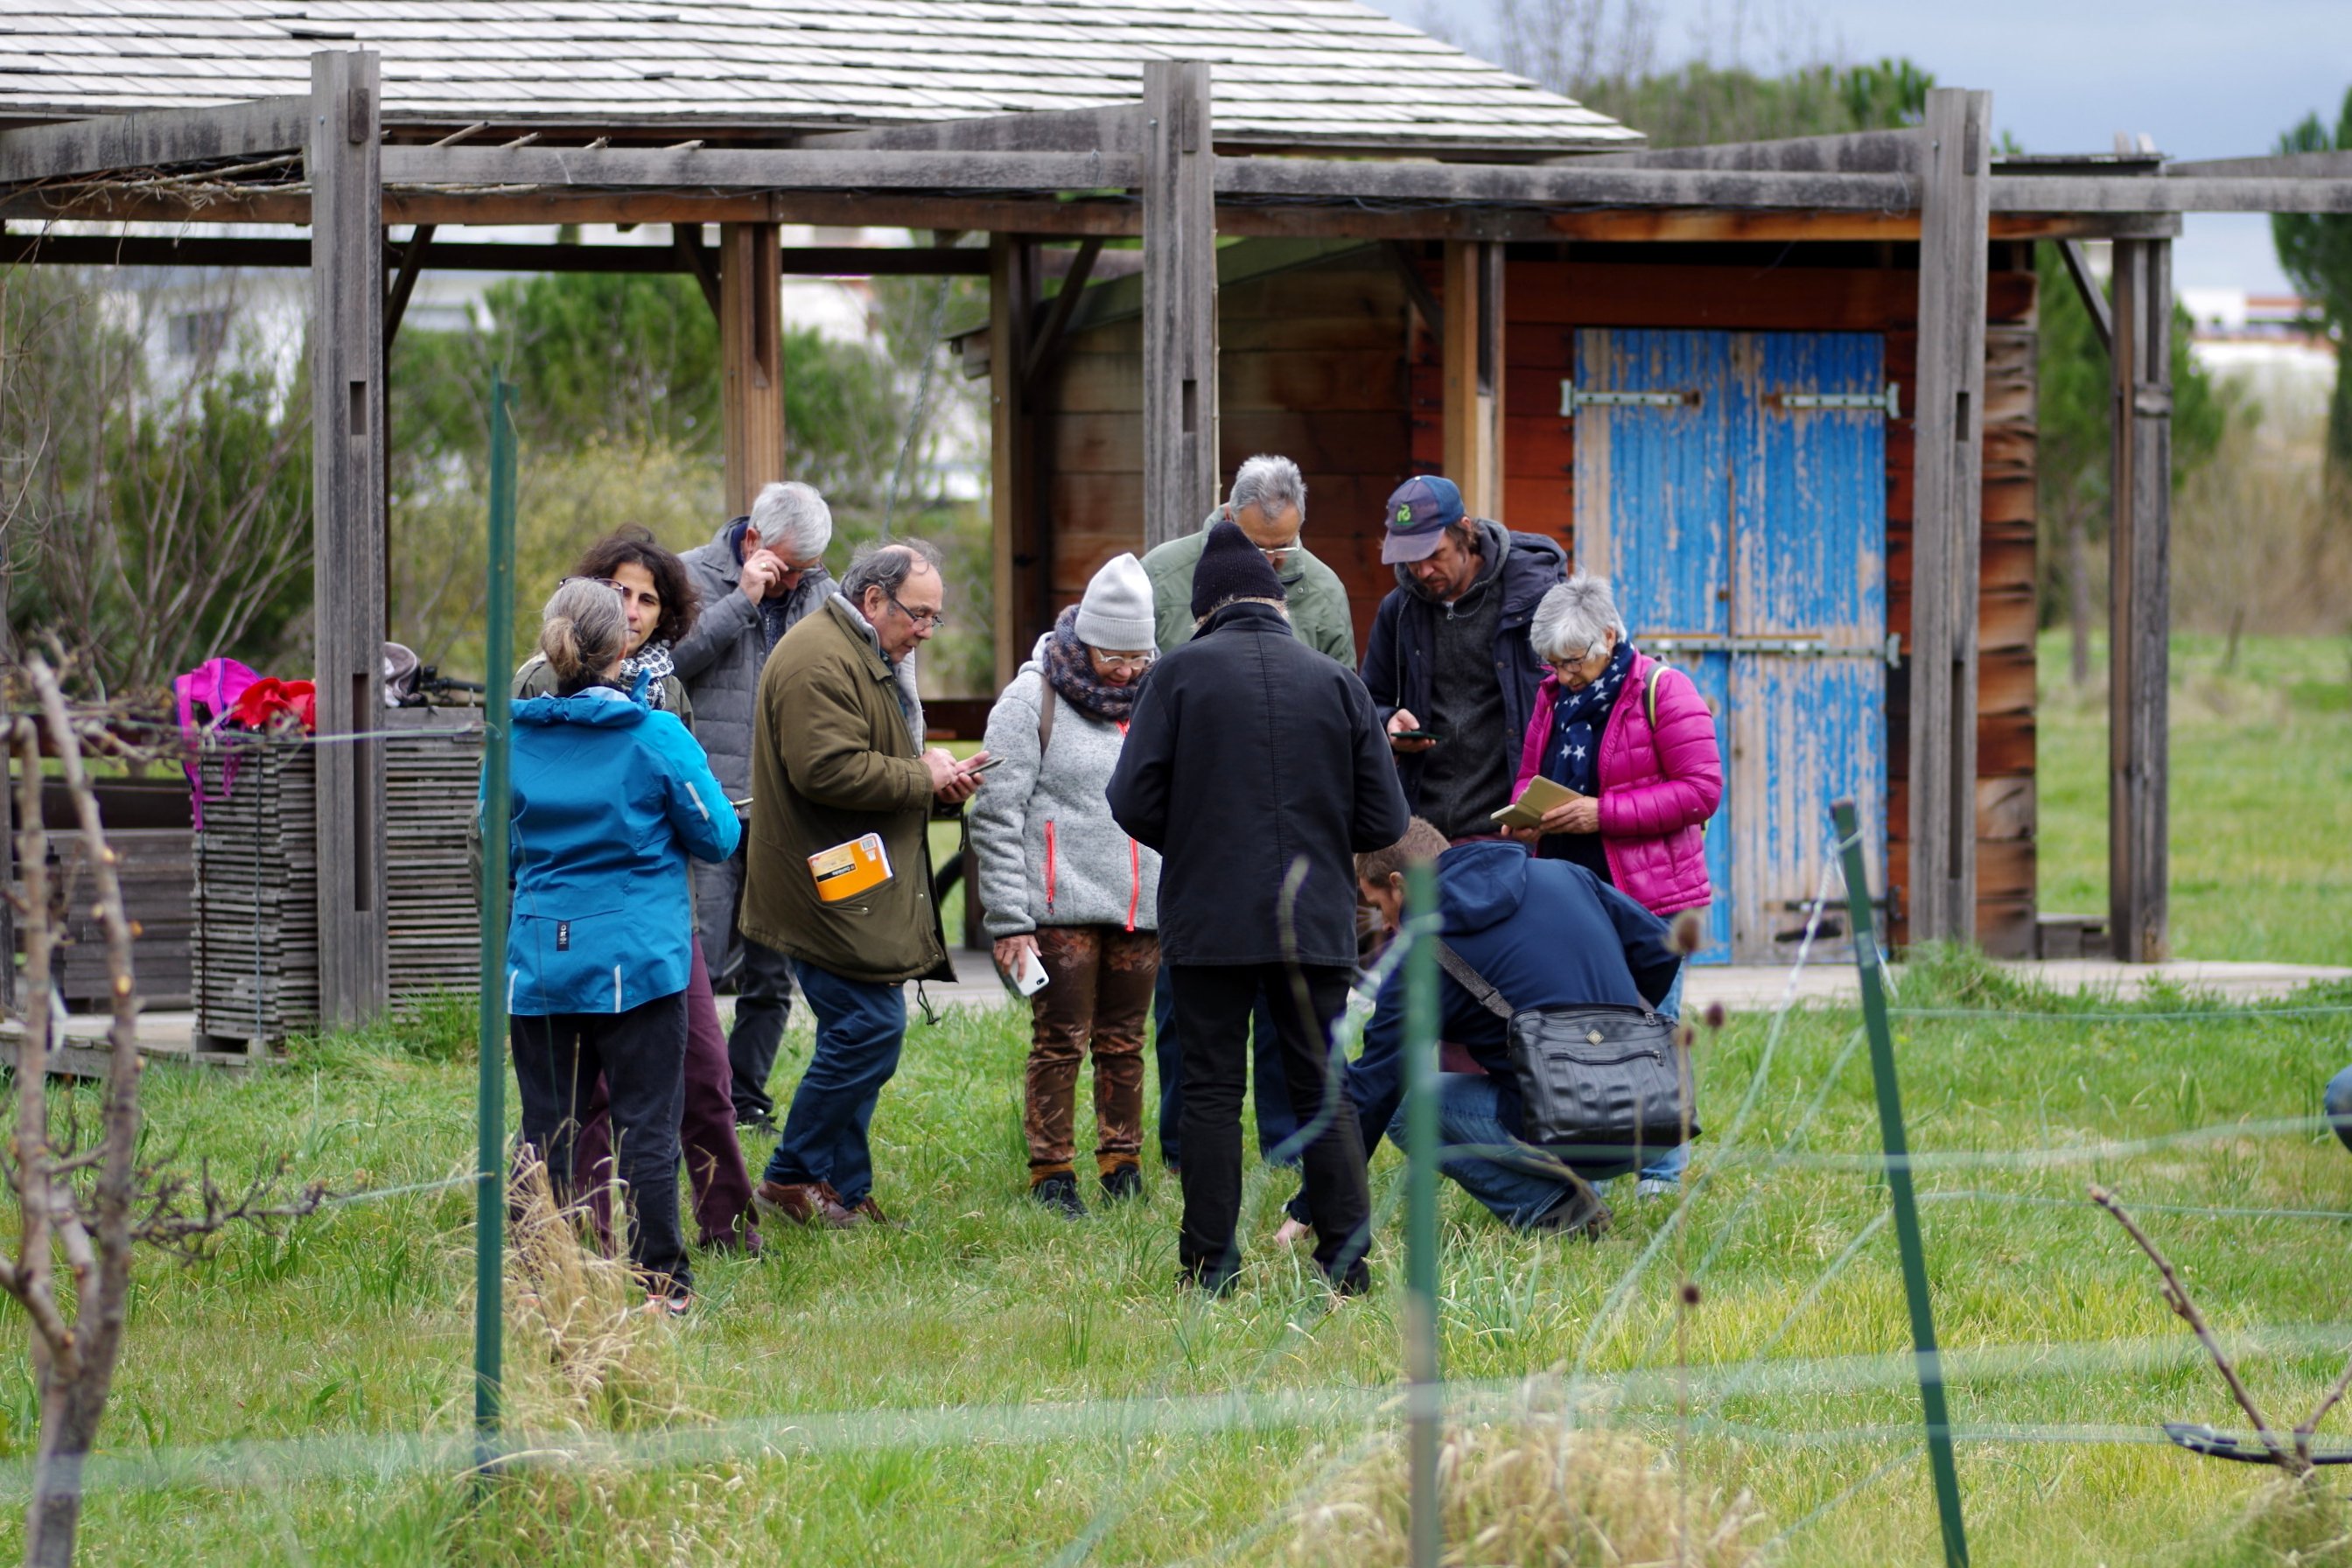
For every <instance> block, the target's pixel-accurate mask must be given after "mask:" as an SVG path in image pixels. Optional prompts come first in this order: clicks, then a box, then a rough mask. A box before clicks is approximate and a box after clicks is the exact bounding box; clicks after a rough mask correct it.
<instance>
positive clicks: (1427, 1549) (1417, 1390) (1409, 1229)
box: [1404, 865, 1445, 1568]
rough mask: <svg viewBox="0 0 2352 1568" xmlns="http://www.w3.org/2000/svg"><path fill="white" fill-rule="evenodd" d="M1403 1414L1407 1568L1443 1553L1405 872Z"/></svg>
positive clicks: (1425, 876)
mask: <svg viewBox="0 0 2352 1568" xmlns="http://www.w3.org/2000/svg"><path fill="white" fill-rule="evenodd" d="M1404 897H1405V922H1404V929H1405V931H1406V936H1405V938H1404V940H1405V941H1407V942H1411V943H1412V946H1411V947H1410V948H1408V949H1407V950H1406V952H1405V960H1404V964H1405V969H1404V985H1405V992H1404V994H1405V1012H1404V1058H1405V1097H1404V1105H1405V1158H1406V1161H1407V1164H1406V1171H1405V1242H1406V1252H1405V1373H1406V1376H1407V1378H1408V1379H1409V1380H1410V1386H1409V1387H1408V1389H1407V1391H1406V1395H1405V1399H1406V1405H1405V1414H1406V1421H1407V1424H1408V1441H1409V1444H1410V1454H1409V1463H1410V1467H1411V1470H1412V1563H1413V1568H1437V1563H1438V1557H1439V1555H1440V1554H1441V1553H1442V1552H1444V1546H1445V1527H1444V1518H1443V1516H1442V1514H1441V1513H1440V1503H1439V1500H1438V1496H1437V1448H1438V1443H1439V1441H1440V1439H1441V1436H1442V1435H1443V1427H1444V1385H1443V1384H1442V1383H1441V1382H1440V1381H1439V1375H1438V1366H1437V1146H1438V1132H1437V1092H1438V1090H1437V1019H1438V1014H1437V948H1436V945H1435V944H1436V941H1437V876H1436V873H1435V872H1434V871H1433V869H1432V868H1430V867H1428V866H1425V865H1424V866H1415V867H1413V868H1412V869H1411V870H1409V871H1407V872H1406V873H1405V895H1404Z"/></svg>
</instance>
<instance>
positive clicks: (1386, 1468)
mask: <svg viewBox="0 0 2352 1568" xmlns="http://www.w3.org/2000/svg"><path fill="white" fill-rule="evenodd" d="M1437 1463H1438V1489H1439V1493H1440V1495H1441V1496H1442V1497H1443V1498H1444V1508H1445V1555H1444V1559H1443V1561H1444V1562H1445V1563H1448V1564H1451V1565H1468V1564H1473V1563H1475V1564H1478V1565H1479V1568H1490V1565H1491V1568H1500V1565H1503V1564H1515V1563H1525V1564H1536V1565H1540V1568H1588V1565H1589V1568H1623V1565H1625V1564H1629V1563H1675V1564H1677V1565H1687V1568H1748V1564H1751V1563H1759V1562H1761V1561H1762V1554H1761V1551H1760V1548H1759V1547H1758V1546H1756V1545H1754V1544H1751V1543H1750V1542H1749V1541H1748V1534H1749V1531H1751V1530H1752V1529H1753V1528H1754V1527H1755V1526H1756V1525H1757V1524H1759V1523H1760V1522H1761V1521H1762V1520H1763V1517H1764V1516H1763V1513H1762V1512H1761V1510H1759V1509H1757V1508H1756V1507H1755V1505H1754V1502H1753V1500H1751V1499H1750V1498H1749V1497H1748V1494H1747V1493H1746V1492H1741V1493H1740V1494H1739V1495H1738V1497H1736V1498H1733V1499H1731V1500H1729V1501H1728V1502H1726V1501H1725V1500H1724V1499H1723V1496H1722V1494H1721V1493H1720V1492H1718V1491H1715V1490H1713V1489H1706V1490H1696V1489H1693V1490H1691V1491H1689V1492H1688V1493H1687V1494H1685V1489H1684V1488H1683V1487H1682V1486H1681V1485H1680V1484H1679V1483H1678V1482H1677V1480H1676V1478H1675V1473H1674V1469H1673V1467H1672V1466H1671V1465H1670V1464H1669V1463H1668V1461H1667V1460H1666V1458H1665V1457H1664V1455H1662V1454H1660V1453H1659V1452H1658V1451H1657V1450H1656V1449H1654V1448H1653V1447H1650V1446H1649V1445H1648V1444H1647V1443H1644V1442H1643V1441H1642V1440H1641V1439H1640V1438H1639V1437H1635V1436H1631V1435H1629V1434H1626V1433H1622V1432H1595V1431H1579V1430H1576V1429H1574V1428H1572V1427H1570V1426H1566V1425H1565V1424H1564V1423H1560V1422H1556V1421H1528V1422H1520V1423H1514V1424H1511V1425H1507V1426H1472V1427H1460V1428H1455V1429H1454V1430H1453V1431H1451V1432H1449V1433H1448V1434H1447V1435H1446V1438H1445V1445H1444V1448H1443V1449H1441V1450H1440V1452H1439V1455H1438V1461H1437ZM1407 1494H1408V1486H1407V1481H1406V1476H1405V1459H1404V1449H1403V1446H1402V1444H1401V1443H1393V1444H1389V1445H1386V1446H1384V1447H1382V1448H1381V1451H1380V1452H1379V1453H1378V1454H1375V1455H1374V1456H1373V1457H1371V1458H1369V1459H1367V1460H1366V1461H1364V1462H1363V1463H1362V1464H1360V1465H1359V1466H1357V1467H1356V1468H1354V1469H1353V1470H1351V1471H1349V1472H1348V1473H1346V1474H1345V1475H1343V1476H1342V1477H1340V1479H1339V1481H1338V1482H1337V1484H1336V1485H1335V1486H1333V1487H1332V1488H1331V1489H1330V1490H1329V1491H1328V1493H1326V1494H1325V1495H1324V1496H1323V1497H1321V1498H1319V1499H1318V1500H1315V1501H1313V1502H1310V1503H1308V1504H1307V1505H1306V1506H1305V1507H1303V1508H1302V1509H1300V1510H1299V1512H1298V1516H1297V1535H1296V1537H1295V1539H1294V1540H1293V1541H1292V1542H1291V1544H1290V1556H1291V1559H1292V1560H1293V1561H1294V1562H1297V1563H1314V1564H1322V1563H1328V1564H1332V1565H1333V1568H1339V1565H1342V1564H1345V1565H1347V1568H1384V1565H1386V1564H1391V1563H1393V1564H1402V1563H1406V1562H1408V1561H1409V1560H1410V1558H1411V1540H1412V1536H1411V1522H1410V1520H1409V1519H1408V1517H1407V1516H1408V1509H1407V1501H1406V1499H1407Z"/></svg>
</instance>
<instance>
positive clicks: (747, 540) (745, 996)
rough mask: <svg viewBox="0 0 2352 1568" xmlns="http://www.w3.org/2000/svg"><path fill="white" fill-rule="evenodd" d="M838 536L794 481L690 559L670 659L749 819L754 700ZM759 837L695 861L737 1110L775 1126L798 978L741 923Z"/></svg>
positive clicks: (825, 582)
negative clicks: (726, 1002)
mask: <svg viewBox="0 0 2352 1568" xmlns="http://www.w3.org/2000/svg"><path fill="white" fill-rule="evenodd" d="M832 541H833V510H832V509H831V508H830V507H828V506H826V505H825V501H824V497H823V496H821V495H819V494H818V493H817V492H816V491H815V490H814V489H812V488H810V487H809V486H807V485H803V484H799V483H794V482H786V483H782V484H772V485H770V486H768V487H767V488H766V489H763V490H761V492H760V494H759V498H758V499H757V500H754V501H753V502H752V503H751V511H750V512H749V513H748V514H747V515H745V516H742V517H739V518H735V519H733V520H731V521H729V522H728V524H727V526H725V527H724V528H722V529H720V530H719V534H718V537H716V538H714V539H713V540H711V542H709V543H708V544H703V545H698V546H696V547H695V548H694V549H692V550H689V551H688V552H686V553H685V555H684V556H683V557H681V559H683V560H684V561H685V563H686V569H687V571H688V574H690V575H691V576H692V578H693V581H694V587H695V592H696V594H697V595H698V597H699V598H700V599H701V601H702V607H701V611H700V613H699V614H698V616H696V618H695V622H694V627H693V629H692V630H691V631H689V632H688V634H687V635H686V636H685V637H681V638H679V639H678V642H677V646H676V647H673V648H671V649H670V660H671V663H672V664H673V665H675V666H676V667H677V674H678V677H679V679H682V680H684V681H685V682H686V689H687V695H688V698H689V699H691V700H692V702H693V704H694V736H695V739H697V740H698V741H700V742H702V749H703V750H704V751H705V752H708V753H709V757H710V771H711V773H713V774H715V775H716V776H717V777H718V779H719V784H722V785H723V786H725V788H726V791H727V798H728V799H730V800H731V801H733V802H735V803H736V814H737V816H739V817H740V816H743V815H745V807H744V804H743V803H744V802H746V801H748V800H750V799H751V728H752V725H751V708H752V695H753V693H754V692H755V691H756V690H757V689H758V687H759V684H760V670H761V667H762V666H763V665H765V664H766V663H767V662H768V655H769V653H770V651H771V650H772V649H773V648H774V647H775V646H776V644H777V643H778V642H779V641H780V640H782V637H783V636H784V634H785V633H786V632H788V631H791V630H792V629H793V627H794V626H798V625H799V624H800V623H801V622H802V621H803V619H804V618H806V617H807V616H808V614H809V612H810V611H812V610H814V609H815V608H816V607H817V606H818V605H822V604H824V602H825V601H826V600H827V599H828V598H830V597H832V595H833V588H834V582H833V579H832V577H830V576H829V575H827V574H826V573H825V569H824V548H825V546H826V545H827V544H829V543H831V542H832ZM750 844H751V835H749V834H748V833H747V834H745V835H744V836H743V840H742V844H741V845H740V846H739V847H737V849H736V851H735V855H734V858H732V859H730V860H727V861H724V862H722V863H720V864H719V865H716V866H698V867H697V868H695V878H694V915H695V924H696V926H697V927H698V929H699V930H700V931H701V933H702V952H703V955H704V957H705V958H706V959H708V960H709V964H710V974H711V978H712V979H713V980H714V981H715V982H717V983H718V984H719V985H720V986H722V987H724V986H725V985H726V984H728V982H729V981H730V979H731V980H732V982H733V984H734V986H735V1027H734V1031H733V1033H731V1034H730V1035H729V1036H728V1038H727V1065H728V1067H729V1068H730V1069H731V1070H732V1071H733V1073H734V1075H735V1120H736V1121H739V1122H741V1123H743V1124H745V1125H748V1126H755V1127H764V1126H771V1125H772V1124H773V1123H772V1118H773V1116H774V1113H775V1106H774V1102H773V1101H772V1100H770V1099H769V1098H768V1074H769V1073H770V1072H772V1070H774V1068H775V1065H776V1047H777V1045H778V1043H779V1042H780V1041H782V1038H783V1036H784V1020H785V1019H786V1017H787V1016H790V1014H791V1012H792V1005H793V977H792V966H791V965H790V964H788V963H785V961H784V958H783V955H782V953H779V952H775V951H773V950H772V949H771V948H768V947H766V946H764V945H762V944H761V943H760V942H754V941H751V940H749V939H747V938H745V937H744V936H743V934H742V932H741V930H740V926H739V925H738V923H737V920H736V911H737V907H738V905H739V904H740V902H741V898H742V889H743V864H744V856H745V853H746V851H747V850H748V848H749V847H750Z"/></svg>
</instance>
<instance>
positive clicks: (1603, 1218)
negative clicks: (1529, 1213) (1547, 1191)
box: [1527, 1186, 1617, 1241]
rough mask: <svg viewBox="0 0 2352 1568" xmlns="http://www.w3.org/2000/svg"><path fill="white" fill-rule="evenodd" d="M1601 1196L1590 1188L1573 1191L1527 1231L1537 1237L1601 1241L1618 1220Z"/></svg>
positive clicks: (1542, 1215) (1545, 1212) (1529, 1226)
mask: <svg viewBox="0 0 2352 1568" xmlns="http://www.w3.org/2000/svg"><path fill="white" fill-rule="evenodd" d="M1616 1217H1617V1216H1616V1215H1613V1214H1612V1213H1610V1212H1609V1205H1607V1204H1605V1203H1602V1202H1601V1194H1599V1193H1596V1192H1594V1191H1593V1190H1592V1189H1591V1187H1587V1186H1575V1187H1570V1189H1569V1190H1568V1191H1567V1192H1566V1193H1563V1194H1561V1195H1560V1199H1559V1202H1558V1203H1556V1204H1554V1205H1551V1207H1549V1208H1548V1209H1546V1210H1545V1211H1544V1212H1543V1213H1541V1214H1539V1215H1537V1216H1536V1217H1535V1218H1533V1219H1531V1220H1529V1221H1528V1225H1527V1228H1528V1229H1529V1230H1531V1231H1535V1232H1537V1233H1538V1234H1548V1235H1553V1236H1580V1237H1584V1238H1585V1239H1586V1240H1588V1241H1598V1240H1600V1239H1601V1237H1603V1236H1605V1235H1607V1234H1608V1232H1609V1227H1610V1226H1611V1225H1612V1224H1613V1223H1614V1222H1615V1220H1616Z"/></svg>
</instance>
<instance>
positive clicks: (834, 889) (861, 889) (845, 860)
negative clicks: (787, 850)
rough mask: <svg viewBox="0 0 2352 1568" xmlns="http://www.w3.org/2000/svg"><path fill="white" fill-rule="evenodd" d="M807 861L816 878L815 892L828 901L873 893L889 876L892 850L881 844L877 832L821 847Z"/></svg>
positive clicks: (835, 901)
mask: <svg viewBox="0 0 2352 1568" xmlns="http://www.w3.org/2000/svg"><path fill="white" fill-rule="evenodd" d="M808 864H809V875H810V876H812V877H814V878H815V879H816V896H817V897H818V898H819V899H821V900H824V902H826V903H828V904H837V903H839V902H841V901H842V900H844V899H854V898H856V897H857V896H858V895H859V894H860V893H870V892H872V891H873V890H874V889H877V888H878V887H880V886H881V885H882V884H883V883H885V882H887V881H888V880H889V879H890V852H889V851H888V850H887V849H886V848H884V847H882V836H881V835H880V834H878V833H867V834H864V835H861V836H860V837H856V838H853V839H851V840H850V841H849V842H848V843H846V844H836V845H835V846H834V847H832V848H830V849H820V850H818V851H817V852H816V853H815V854H814V855H812V856H810V857H809V858H808Z"/></svg>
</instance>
